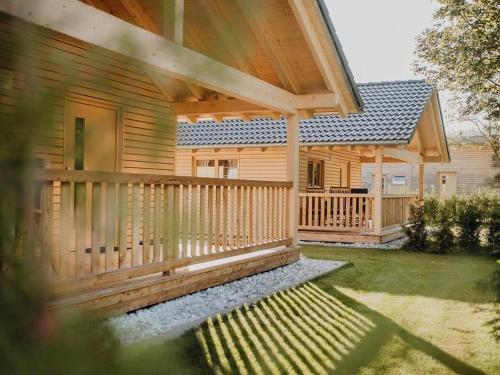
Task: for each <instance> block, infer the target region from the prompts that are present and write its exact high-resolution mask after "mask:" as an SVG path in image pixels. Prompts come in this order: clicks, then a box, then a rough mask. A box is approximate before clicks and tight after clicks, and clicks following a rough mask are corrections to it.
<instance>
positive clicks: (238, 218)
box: [234, 186, 243, 248]
mask: <svg viewBox="0 0 500 375" xmlns="http://www.w3.org/2000/svg"><path fill="white" fill-rule="evenodd" d="M234 191H235V194H236V220H235V223H236V233H235V236H236V237H235V243H234V247H236V248H239V247H240V246H241V222H242V210H241V194H242V192H243V189H242V188H240V187H239V186H235V187H234Z"/></svg>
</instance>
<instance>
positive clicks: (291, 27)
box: [0, 0, 361, 315]
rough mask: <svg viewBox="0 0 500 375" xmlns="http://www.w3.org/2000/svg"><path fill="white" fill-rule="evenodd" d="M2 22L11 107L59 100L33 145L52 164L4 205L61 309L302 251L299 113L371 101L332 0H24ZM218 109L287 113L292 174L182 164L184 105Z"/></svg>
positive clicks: (97, 306)
mask: <svg viewBox="0 0 500 375" xmlns="http://www.w3.org/2000/svg"><path fill="white" fill-rule="evenodd" d="M277 15H279V17H277ZM68 20H71V22H68ZM0 24H1V26H2V30H4V31H5V33H4V34H2V43H3V44H2V45H5V46H6V48H7V50H8V53H9V57H12V58H11V59H9V60H8V64H7V63H6V65H5V66H4V65H2V69H6V70H7V73H8V77H10V82H9V83H8V88H7V89H8V91H6V97H7V100H6V101H2V106H1V107H0V109H1V111H2V113H7V114H9V115H10V114H12V113H20V112H23V107H22V105H24V104H25V103H24V101H23V99H25V98H27V97H29V95H31V96H34V97H35V98H36V99H37V100H39V101H40V102H42V103H45V101H44V100H47V99H46V98H45V97H43V93H45V92H47V91H48V92H49V93H50V99H51V100H53V102H52V101H51V102H50V103H51V105H50V106H49V105H47V106H44V107H43V109H42V110H41V111H40V112H41V113H39V116H36V117H38V118H39V119H42V118H43V121H46V122H47V123H48V125H49V126H53V127H54V128H55V129H56V131H55V132H51V133H50V135H47V134H43V137H44V142H43V146H42V147H37V148H35V151H34V152H33V153H32V154H30V155H23V157H26V158H29V159H30V160H31V159H35V160H36V161H37V164H38V166H39V167H40V166H43V167H45V168H42V169H37V170H35V171H34V173H33V174H31V173H27V174H28V175H29V178H27V179H26V184H25V185H24V184H23V186H22V189H19V191H17V190H16V189H14V191H12V192H11V193H9V196H8V197H7V199H6V202H7V204H6V205H5V207H4V205H2V206H1V207H0V209H1V210H2V214H5V215H8V216H6V217H12V218H13V220H12V223H11V225H12V228H10V229H11V230H10V233H11V234H12V238H13V241H12V242H13V243H14V241H15V243H16V244H17V247H18V249H17V255H18V256H19V257H20V258H22V259H25V260H27V261H29V262H32V263H33V264H34V265H35V267H36V269H42V270H43V271H44V272H43V273H44V275H45V276H46V277H47V279H48V281H49V284H50V291H51V293H52V298H53V304H52V305H51V307H52V308H58V309H59V308H75V307H77V308H85V309H91V310H93V311H94V312H96V313H98V314H104V315H109V314H118V313H123V312H127V311H130V310H134V309H137V308H141V307H144V306H148V305H150V304H153V303H157V302H161V301H164V300H167V299H170V298H174V297H177V296H181V295H184V294H188V293H192V292H194V291H197V290H201V289H205V288H208V287H211V286H213V285H217V284H220V283H224V282H227V281H231V280H235V279H238V278H241V277H244V276H247V275H251V274H254V273H257V272H262V271H265V270H268V269H272V268H275V267H279V266H281V265H284V264H287V263H290V262H293V261H295V260H297V259H298V257H299V249H298V247H297V239H298V238H297V237H298V236H297V218H298V214H297V191H298V169H297V165H298V155H297V153H296V150H297V149H298V144H299V113H307V114H309V115H311V116H312V115H314V114H316V113H324V112H326V113H341V114H342V115H347V114H349V113H353V112H358V111H359V110H360V108H361V101H360V98H359V97H358V94H357V90H356V85H355V84H354V82H353V81H352V77H351V74H350V72H349V71H348V67H347V63H346V62H345V58H344V56H343V54H342V51H341V49H340V45H339V43H338V40H337V39H336V35H335V33H334V30H333V27H332V25H331V21H330V20H329V18H328V14H327V11H326V8H325V7H324V4H322V2H309V1H303V0H296V1H290V2H287V1H277V2H273V4H271V3H270V2H264V1H262V2H259V4H252V5H250V4H247V2H244V1H241V2H233V1H229V0H217V1H211V2H205V1H197V0H189V1H188V0H186V1H182V0H181V1H168V2H154V4H153V3H151V2H146V1H133V2H130V1H108V0H103V1H99V2H95V1H77V0H54V1H51V2H50V4H40V2H38V1H22V2H20V1H15V0H8V1H4V2H2V3H1V4H0ZM235 25H236V26H235ZM282 30H285V31H286V32H285V33H284V34H283V33H282V32H281V31H282ZM290 35H293V37H290ZM14 36H16V37H14ZM17 36H18V37H19V38H17ZM25 39H32V40H34V42H33V45H31V44H29V43H23V42H25ZM18 40H20V42H18ZM25 45H26V46H27V47H25ZM294 48H300V49H301V50H302V51H303V53H305V54H306V56H302V57H301V59H300V64H299V63H298V62H297V60H296V58H297V57H296V53H295V52H294ZM34 51H36V53H35V52H34ZM247 51H253V53H252V54H248V53H247ZM20 57H21V58H20ZM256 57H258V59H257V58H256ZM17 60H22V61H24V62H29V63H26V64H24V65H22V66H18V65H16V64H15V63H12V64H11V63H10V62H11V61H13V62H15V61H17ZM306 66H307V68H308V72H307V74H302V72H303V68H304V67H306ZM23 69H24V70H26V71H27V72H28V73H29V74H26V72H24V71H23ZM23 73H25V74H23ZM299 73H300V74H299ZM26 76H27V77H28V78H30V79H31V80H30V79H28V78H26ZM24 80H26V81H27V83H26V82H25V81H24ZM27 87H29V89H27ZM47 88H48V90H47ZM2 95H3V92H2ZM4 103H7V104H6V105H4ZM11 107H13V108H11ZM206 117H209V118H211V119H213V120H214V121H216V122H221V121H223V120H224V119H225V118H231V119H233V118H240V119H243V120H244V121H245V122H247V121H249V120H251V119H253V118H263V117H271V118H282V119H283V120H284V121H285V122H286V126H287V128H286V169H285V170H286V176H285V179H284V181H283V180H282V181H259V180H257V181H254V180H252V181H250V180H231V179H222V178H221V179H219V178H201V177H181V176H176V174H175V166H174V164H175V155H174V154H175V140H176V139H175V138H176V137H175V129H176V120H178V119H184V120H188V121H190V122H196V121H197V119H198V118H206ZM9 118H10V117H9ZM9 121H10V120H9ZM40 121H42V120H40ZM9 125H12V126H11V127H10V128H9V129H10V130H9V131H10V132H12V133H13V134H14V133H15V131H17V130H19V129H21V130H25V131H26V132H25V133H26V134H32V133H33V128H35V125H37V124H34V125H33V124H31V125H29V126H31V127H29V126H28V125H26V122H23V121H22V120H21V119H20V118H18V117H15V116H12V124H10V123H9ZM44 125H45V124H44ZM249 126H251V125H250V124H249ZM23 127H26V129H24V128H23ZM25 138H27V137H25ZM24 140H25V139H22V141H24ZM37 141H38V139H34V140H32V139H30V140H29V141H27V143H29V142H32V143H35V144H36V142H37ZM23 146H24V144H23ZM18 148H19V149H22V148H21V147H18ZM26 148H27V149H28V147H26ZM0 151H4V150H0ZM10 195H12V196H10Z"/></svg>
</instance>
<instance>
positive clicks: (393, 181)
mask: <svg viewBox="0 0 500 375" xmlns="http://www.w3.org/2000/svg"><path fill="white" fill-rule="evenodd" d="M399 178H402V182H397V180H398V179H399ZM395 181H396V182H395ZM391 185H394V186H406V176H404V175H394V176H391Z"/></svg>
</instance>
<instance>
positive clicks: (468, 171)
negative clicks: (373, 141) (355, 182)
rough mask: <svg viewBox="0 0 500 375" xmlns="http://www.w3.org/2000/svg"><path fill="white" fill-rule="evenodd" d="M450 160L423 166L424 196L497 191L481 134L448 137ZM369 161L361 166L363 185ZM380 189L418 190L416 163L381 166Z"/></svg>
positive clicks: (369, 182)
mask: <svg viewBox="0 0 500 375" xmlns="http://www.w3.org/2000/svg"><path fill="white" fill-rule="evenodd" d="M449 148H450V156H451V162H450V163H432V164H429V165H428V166H427V167H426V168H425V174H424V191H425V194H427V195H433V196H439V197H447V196H450V195H453V194H457V195H466V194H472V193H478V192H489V191H498V186H497V185H496V184H495V183H494V181H493V179H494V176H495V175H497V174H499V173H500V168H499V166H498V162H495V160H494V153H493V150H492V149H491V147H490V146H489V145H488V144H487V143H486V142H485V140H484V139H483V138H482V137H461V139H453V138H450V139H449ZM373 167H374V165H373V164H364V165H363V168H362V181H363V185H364V186H367V187H368V188H369V189H371V188H372V186H373ZM382 178H383V180H384V183H383V191H384V193H386V194H401V193H414V192H416V191H417V189H418V166H417V165H415V164H411V165H407V164H403V163H394V164H388V165H385V166H384V170H383V177H382Z"/></svg>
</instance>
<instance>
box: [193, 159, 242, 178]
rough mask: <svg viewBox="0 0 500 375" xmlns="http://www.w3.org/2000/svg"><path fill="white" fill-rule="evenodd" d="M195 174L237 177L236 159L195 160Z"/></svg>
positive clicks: (199, 175)
mask: <svg viewBox="0 0 500 375" xmlns="http://www.w3.org/2000/svg"><path fill="white" fill-rule="evenodd" d="M196 176H198V177H218V178H238V161H237V160H236V159H227V160H196Z"/></svg>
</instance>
